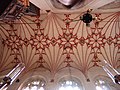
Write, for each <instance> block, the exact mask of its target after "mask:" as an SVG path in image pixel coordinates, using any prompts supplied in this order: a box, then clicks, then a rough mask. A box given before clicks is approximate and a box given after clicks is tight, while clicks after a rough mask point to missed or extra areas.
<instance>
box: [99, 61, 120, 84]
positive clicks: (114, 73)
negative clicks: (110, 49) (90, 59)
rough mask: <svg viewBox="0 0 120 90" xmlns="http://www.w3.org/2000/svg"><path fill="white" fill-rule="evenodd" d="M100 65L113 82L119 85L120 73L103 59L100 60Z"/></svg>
mask: <svg viewBox="0 0 120 90" xmlns="http://www.w3.org/2000/svg"><path fill="white" fill-rule="evenodd" d="M101 65H102V68H103V69H104V71H105V72H106V73H107V74H108V76H109V77H110V78H111V79H112V80H113V82H114V83H115V84H119V85H120V73H119V72H118V71H117V70H115V69H114V68H113V67H112V66H111V65H110V64H109V63H108V62H107V61H105V60H101Z"/></svg>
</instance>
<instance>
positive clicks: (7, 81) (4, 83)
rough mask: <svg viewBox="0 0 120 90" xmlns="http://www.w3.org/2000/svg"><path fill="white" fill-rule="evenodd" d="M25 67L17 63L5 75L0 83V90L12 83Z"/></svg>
mask: <svg viewBox="0 0 120 90" xmlns="http://www.w3.org/2000/svg"><path fill="white" fill-rule="evenodd" d="M24 68H25V65H24V64H23V63H19V64H18V65H17V66H16V67H15V68H13V69H12V71H10V72H9V73H8V74H7V75H5V76H4V77H3V78H2V80H1V81H0V90H3V89H4V88H6V87H8V86H9V85H11V84H12V83H13V81H14V80H15V79H16V78H17V77H18V75H20V73H21V72H22V71H23V70H24Z"/></svg>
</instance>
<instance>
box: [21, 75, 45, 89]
mask: <svg viewBox="0 0 120 90" xmlns="http://www.w3.org/2000/svg"><path fill="white" fill-rule="evenodd" d="M44 88H45V81H44V79H43V78H40V77H38V76H37V77H36V76H35V77H32V78H30V79H28V80H27V81H26V82H25V83H24V84H23V86H22V89H20V90H45V89H44Z"/></svg>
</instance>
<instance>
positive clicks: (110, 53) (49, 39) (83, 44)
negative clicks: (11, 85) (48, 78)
mask: <svg viewBox="0 0 120 90" xmlns="http://www.w3.org/2000/svg"><path fill="white" fill-rule="evenodd" d="M80 15H81V14H54V13H51V12H50V13H48V14H43V15H41V16H40V17H28V16H24V17H23V18H21V19H20V20H18V21H16V22H8V23H3V22H1V23H0V35H1V37H2V45H3V53H2V54H3V55H2V57H1V59H0V60H1V61H0V75H3V74H5V73H7V72H8V71H9V70H11V69H12V68H13V67H14V66H15V65H16V64H17V63H19V62H23V63H25V66H26V68H25V71H24V72H23V75H24V74H26V73H27V72H30V71H33V70H38V69H39V70H40V69H44V70H47V71H49V73H51V75H52V76H53V77H55V75H56V74H57V73H58V72H59V71H60V70H64V68H67V67H71V68H75V69H77V70H79V71H80V72H82V73H83V74H84V75H85V77H87V73H88V71H89V70H90V69H91V68H93V67H98V66H99V62H100V60H107V62H109V63H110V64H111V65H112V66H113V67H114V68H119V67H120V23H119V22H120V18H119V17H120V12H117V13H111V14H93V15H94V16H96V17H97V18H98V19H99V21H93V22H91V26H90V27H86V24H84V23H83V22H82V21H76V22H71V21H72V20H73V19H77V18H79V17H80Z"/></svg>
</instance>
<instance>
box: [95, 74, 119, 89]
mask: <svg viewBox="0 0 120 90" xmlns="http://www.w3.org/2000/svg"><path fill="white" fill-rule="evenodd" d="M95 86H96V90H118V86H117V85H115V84H114V83H113V82H112V80H111V79H110V78H109V77H106V76H98V77H96V78H95Z"/></svg>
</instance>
